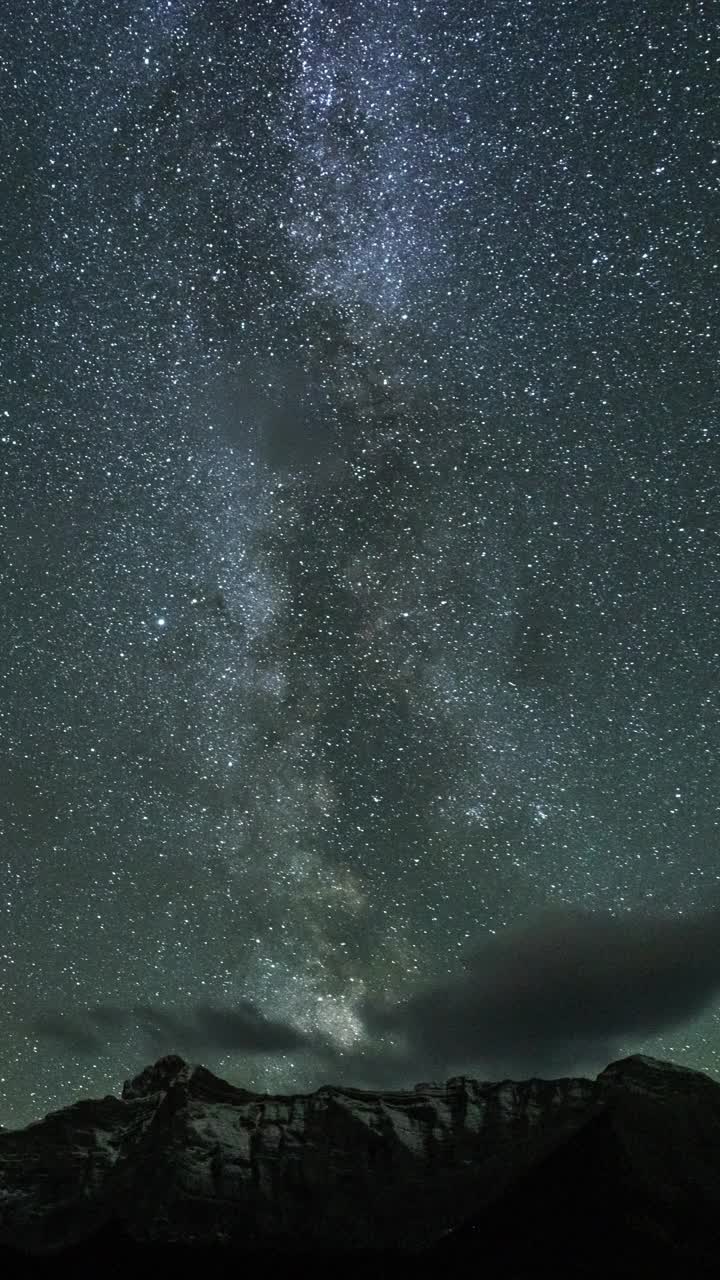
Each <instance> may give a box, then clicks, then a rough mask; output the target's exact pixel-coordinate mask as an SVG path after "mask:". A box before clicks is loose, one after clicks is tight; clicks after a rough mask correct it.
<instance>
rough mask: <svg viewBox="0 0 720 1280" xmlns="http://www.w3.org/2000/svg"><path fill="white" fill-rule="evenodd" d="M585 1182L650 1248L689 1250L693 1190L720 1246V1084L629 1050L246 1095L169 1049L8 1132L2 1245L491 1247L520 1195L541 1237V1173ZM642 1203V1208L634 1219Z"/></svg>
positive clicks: (2, 1165) (0, 1200)
mask: <svg viewBox="0 0 720 1280" xmlns="http://www.w3.org/2000/svg"><path fill="white" fill-rule="evenodd" d="M598 1169H605V1170H606V1171H607V1172H606V1175H604V1178H605V1181H603V1178H600V1181H599V1182H597V1178H598V1176H599V1175H598ZM593 1178H595V1179H596V1183H597V1185H595V1184H594V1183H593ZM606 1182H607V1183H608V1186H606V1185H605V1183H606ZM583 1183H585V1184H586V1185H587V1188H588V1191H589V1189H590V1187H591V1186H593V1187H594V1190H593V1191H592V1195H591V1196H590V1199H592V1198H593V1197H594V1199H595V1200H596V1202H597V1203H598V1204H599V1203H600V1202H602V1203H603V1204H606V1206H607V1207H606V1210H605V1211H606V1213H607V1214H608V1215H609V1216H610V1218H611V1219H612V1221H613V1222H614V1223H615V1228H616V1229H614V1228H612V1224H606V1226H607V1231H606V1232H605V1235H606V1236H607V1238H608V1239H611V1238H614V1236H615V1237H617V1239H618V1240H619V1241H620V1242H621V1246H622V1248H623V1249H624V1250H625V1253H627V1254H628V1256H631V1255H632V1256H635V1254H637V1253H638V1250H639V1252H640V1253H641V1252H642V1249H643V1248H646V1249H650V1251H652V1248H654V1247H655V1245H656V1244H657V1241H658V1239H659V1238H661V1239H662V1250H661V1252H662V1260H665V1261H666V1260H667V1258H668V1257H669V1256H671V1255H672V1254H673V1250H674V1249H675V1250H676V1251H677V1249H679V1250H680V1254H679V1255H678V1258H679V1264H682V1265H685V1264H686V1263H687V1258H686V1257H685V1255H684V1254H682V1250H683V1249H685V1250H686V1253H687V1248H688V1247H689V1246H688V1245H687V1239H686V1237H687V1234H688V1230H689V1228H688V1227H687V1223H688V1222H691V1221H692V1222H694V1221H695V1218H694V1217H693V1214H695V1217H697V1214H696V1213H695V1210H696V1206H697V1205H698V1204H700V1205H701V1207H702V1212H701V1214H700V1220H699V1225H698V1224H696V1227H695V1229H694V1232H695V1236H696V1237H697V1239H699V1240H700V1243H701V1244H702V1241H703V1240H707V1242H708V1251H709V1252H710V1253H712V1252H713V1251H714V1250H717V1249H720V1235H719V1234H718V1230H717V1228H716V1227H715V1221H716V1220H718V1221H720V1084H717V1083H716V1082H715V1081H713V1080H712V1079H711V1078H710V1077H708V1076H706V1075H704V1074H703V1073H701V1072H698V1071H693V1070H690V1069H686V1068H684V1067H679V1066H677V1065H675V1064H672V1063H664V1062H661V1061H659V1060H657V1059H654V1058H649V1057H646V1056H644V1055H633V1056H631V1057H629V1058H625V1059H621V1060H620V1061H618V1062H615V1063H611V1064H609V1066H608V1067H606V1068H605V1070H604V1071H603V1072H601V1073H600V1074H599V1076H598V1077H597V1079H596V1080H588V1079H584V1078H582V1077H564V1078H561V1079H558V1080H542V1079H531V1080H526V1081H512V1080H502V1081H490V1082H484V1081H477V1080H474V1079H472V1078H471V1077H468V1076H455V1077H451V1078H450V1079H449V1080H447V1081H446V1082H444V1083H442V1084H437V1083H426V1084H418V1085H416V1086H415V1087H414V1088H413V1089H404V1090H388V1089H383V1090H370V1089H354V1088H346V1087H344V1086H335V1085H323V1086H321V1087H320V1088H319V1089H317V1090H315V1091H314V1092H312V1093H298V1094H258V1093H253V1092H251V1091H249V1090H246V1089H243V1088H240V1087H238V1086H235V1085H232V1084H229V1083H228V1082H227V1081H224V1080H222V1079H221V1078H220V1077H218V1076H216V1075H214V1074H213V1073H212V1072H211V1071H209V1070H208V1069H207V1068H205V1067H203V1066H202V1065H200V1064H192V1063H188V1062H186V1061H185V1060H184V1059H182V1058H180V1057H178V1056H176V1055H168V1056H166V1057H164V1058H161V1059H159V1060H158V1061H157V1062H155V1063H152V1064H150V1065H149V1066H147V1067H146V1068H144V1069H143V1070H142V1071H141V1072H139V1073H138V1074H137V1075H136V1076H134V1077H133V1078H132V1079H130V1080H127V1081H126V1082H125V1084H124V1086H123V1089H122V1093H121V1096H120V1097H119V1098H118V1097H115V1096H114V1095H106V1096H105V1097H104V1098H102V1099H95V1100H93V1099H82V1100H80V1101H78V1102H75V1103H73V1104H71V1105H70V1106H69V1107H66V1108H63V1109H61V1110H59V1111H56V1112H52V1113H50V1115H48V1116H46V1117H45V1118H44V1119H43V1120H39V1121H35V1122H34V1123H33V1124H31V1125H29V1126H27V1127H26V1128H24V1129H19V1130H4V1131H0V1248H3V1247H4V1248H5V1249H6V1250H10V1251H14V1253H15V1254H17V1251H20V1252H21V1253H23V1254H25V1255H28V1254H30V1255H33V1256H34V1257H35V1258H42V1257H43V1256H45V1257H47V1258H48V1259H50V1258H52V1257H58V1256H65V1255H66V1254H67V1256H68V1257H69V1256H70V1254H68V1250H69V1251H74V1252H75V1254H77V1253H78V1251H80V1254H81V1255H82V1254H83V1251H85V1254H86V1255H88V1251H90V1254H92V1257H93V1258H94V1260H95V1261H97V1259H98V1257H99V1256H101V1255H102V1256H104V1253H103V1251H105V1250H109V1251H110V1253H112V1254H113V1256H114V1255H115V1254H116V1253H117V1249H118V1248H119V1247H120V1246H119V1245H118V1241H120V1242H122V1248H124V1249H129V1250H130V1252H131V1253H133V1251H137V1250H141V1251H142V1250H146V1251H147V1250H148V1249H150V1250H155V1251H157V1250H158V1249H161V1250H162V1249H168V1248H170V1249H173V1248H174V1249H178V1248H181V1249H182V1248H184V1249H190V1250H192V1251H194V1252H197V1251H198V1250H200V1251H202V1250H208V1249H210V1250H218V1249H219V1250H220V1251H221V1252H222V1251H225V1252H228V1251H229V1252H232V1253H233V1254H241V1255H243V1256H244V1255H246V1254H255V1253H261V1254H267V1255H268V1256H269V1255H271V1254H275V1253H278V1254H283V1255H287V1254H304V1255H313V1256H316V1255H317V1256H322V1257H325V1258H330V1257H331V1256H335V1255H342V1256H348V1257H354V1258H356V1259H358V1258H360V1257H363V1256H364V1255H365V1254H366V1253H367V1254H368V1255H369V1256H374V1257H375V1258H376V1259H377V1258H379V1257H381V1256H386V1257H389V1256H391V1255H394V1254H397V1255H398V1256H408V1255H413V1256H414V1257H415V1258H416V1259H417V1258H420V1257H423V1258H426V1259H428V1260H429V1259H431V1258H433V1257H437V1258H440V1257H441V1256H447V1257H448V1258H452V1257H454V1258H455V1259H457V1258H458V1257H460V1256H463V1257H465V1256H467V1255H468V1253H474V1252H477V1250H478V1248H479V1247H482V1248H485V1247H486V1246H487V1248H490V1244H489V1242H490V1241H492V1242H493V1243H492V1252H493V1255H494V1254H496V1253H497V1252H498V1251H499V1250H501V1249H502V1247H503V1245H502V1239H500V1238H499V1237H498V1223H501V1222H505V1223H506V1234H507V1238H508V1245H507V1247H508V1248H510V1247H511V1245H512V1244H513V1240H514V1237H515V1236H517V1232H513V1231H512V1230H511V1228H510V1225H509V1219H508V1214H509V1213H510V1210H509V1208H508V1206H509V1205H512V1204H517V1205H518V1206H522V1210H521V1209H517V1210H516V1216H517V1213H520V1212H521V1213H522V1218H523V1220H524V1221H525V1222H526V1223H527V1224H531V1225H530V1226H528V1228H527V1234H528V1236H529V1237H532V1238H533V1239H535V1241H536V1243H535V1249H536V1250H537V1249H540V1250H542V1249H544V1248H546V1247H550V1246H549V1244H548V1242H546V1243H545V1244H543V1242H542V1234H543V1231H542V1221H543V1213H545V1215H546V1216H548V1218H549V1220H550V1219H551V1217H552V1215H551V1208H550V1202H549V1201H548V1195H549V1194H550V1192H549V1190H548V1189H549V1188H552V1187H555V1188H556V1191H555V1193H554V1194H555V1195H556V1197H557V1198H559V1199H560V1200H561V1201H562V1200H564V1201H567V1202H568V1203H570V1202H571V1201H573V1197H577V1196H579V1197H580V1199H579V1201H578V1204H579V1205H582V1204H583V1196H582V1187H583ZM610 1184H612V1185H610ZM636 1203H637V1204H640V1205H642V1206H643V1208H642V1212H641V1213H640V1219H639V1223H637V1224H635V1225H634V1226H633V1227H632V1230H630V1229H629V1228H627V1229H626V1222H625V1219H626V1217H627V1213H626V1209H627V1206H628V1205H631V1206H632V1205H635V1204H636ZM539 1206H540V1207H541V1208H542V1206H545V1207H544V1209H542V1211H540V1210H539V1208H538V1207H539ZM574 1212H575V1216H576V1217H579V1218H582V1219H583V1221H584V1220H585V1218H584V1217H583V1214H582V1213H581V1212H580V1209H579V1208H578V1207H577V1206H576V1208H575V1211H574ZM628 1212H629V1211H628ZM633 1212H635V1211H634V1210H633ZM636 1216H637V1214H636ZM630 1218H631V1219H632V1221H633V1222H634V1221H635V1220H634V1219H633V1218H632V1213H630ZM672 1223H675V1230H676V1233H677V1234H678V1240H677V1241H674V1240H673V1238H672V1231H671V1232H670V1237H669V1238H668V1229H669V1228H668V1224H670V1225H672ZM643 1224H644V1225H643ZM531 1227H532V1229H531ZM629 1230H630V1234H629V1235H628V1231H629ZM588 1231H590V1227H589V1226H588ZM533 1233H534V1234H533ZM663 1233H664V1234H663ZM626 1237H627V1238H626ZM111 1240H112V1241H114V1243H112V1244H111V1243H109V1241H111ZM479 1240H480V1241H481V1242H482V1244H481V1246H479V1245H478V1241H479ZM683 1241H684V1242H685V1243H683ZM515 1246H516V1247H515V1252H516V1253H517V1252H518V1249H519V1245H517V1240H515ZM577 1247H580V1246H578V1245H576V1249H577ZM693 1247H695V1246H693ZM520 1253H522V1250H520ZM700 1254H702V1248H700ZM88 1256H89V1255H88ZM133 1256H134V1253H133ZM688 1256H690V1255H688ZM693 1256H694V1255H693ZM699 1256H700V1255H698V1257H697V1258H695V1262H694V1263H693V1265H696V1267H699V1266H700V1261H699ZM617 1262H618V1260H617V1258H616V1259H615V1264H613V1265H616V1264H617ZM659 1262H660V1259H659V1260H658V1265H659ZM526 1263H527V1259H526V1260H525V1261H523V1259H522V1258H519V1261H518V1266H521V1267H522V1266H524V1265H526ZM528 1265H529V1264H528ZM619 1273H620V1274H621V1272H619ZM489 1274H490V1275H492V1274H493V1272H492V1271H491V1272H490V1273H489ZM518 1274H520V1272H519V1273H518ZM578 1274H585V1273H584V1272H581V1271H579V1272H578ZM588 1274H590V1273H588Z"/></svg>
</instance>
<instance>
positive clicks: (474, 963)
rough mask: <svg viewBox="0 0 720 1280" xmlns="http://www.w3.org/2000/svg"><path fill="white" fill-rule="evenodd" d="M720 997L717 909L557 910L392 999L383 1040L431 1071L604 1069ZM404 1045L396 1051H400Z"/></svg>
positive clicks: (375, 1026)
mask: <svg viewBox="0 0 720 1280" xmlns="http://www.w3.org/2000/svg"><path fill="white" fill-rule="evenodd" d="M719 992H720V912H718V911H712V912H707V913H704V914H702V915H695V916H680V917H675V918H667V917H650V916H646V915H640V914H638V913H634V914H630V915H624V916H619V917H616V916H611V915H604V914H599V913H591V912H587V911H581V910H576V909H570V908H568V909H556V910H552V911H548V912H545V913H543V915H541V916H540V917H538V918H536V919H535V920H532V921H530V922H528V923H526V924H523V925H522V926H519V927H516V928H512V929H508V930H506V931H504V932H503V933H502V934H499V935H497V936H496V937H494V938H492V939H490V940H489V941H488V942H486V943H484V944H483V945H482V946H480V947H477V948H476V949H475V950H474V951H473V952H472V953H471V954H470V955H469V956H468V959H467V962H466V965H465V969H464V971H463V972H462V973H460V974H458V975H456V976H455V977H452V978H448V979H446V980H443V981H441V982H437V983H434V984H432V985H429V986H426V987H425V988H424V989H421V990H420V991H418V992H416V993H415V994H414V995H412V996H410V997H409V998H408V999H407V1000H405V1001H402V1002H400V1003H396V1004H393V1005H388V1004H386V1003H383V1002H381V1001H378V1000H369V1001H368V1002H367V1003H366V1005H365V1009H364V1017H365V1023H366V1026H367V1028H368V1031H369V1032H370V1035H371V1037H372V1038H373V1039H375V1040H376V1041H381V1040H384V1041H385V1042H388V1041H389V1042H391V1043H392V1042H393V1041H394V1043H395V1046H396V1048H395V1050H394V1052H396V1053H398V1054H399V1056H400V1057H401V1058H402V1059H403V1060H404V1061H405V1062H410V1061H412V1062H413V1063H414V1064H415V1068H416V1070H417V1069H420V1070H422V1071H428V1070H430V1071H435V1072H437V1071H439V1072H440V1073H441V1075H442V1074H447V1073H448V1071H455V1070H468V1069H470V1070H472V1069H477V1068H478V1067H480V1066H482V1067H483V1068H485V1069H487V1070H489V1071H491V1072H493V1073H495V1074H500V1075H504V1074H511V1073H518V1074H529V1073H533V1072H537V1073H541V1072H543V1071H544V1070H545V1071H546V1070H548V1069H549V1070H552V1071H557V1070H562V1069H563V1066H564V1065H565V1066H569V1065H572V1063H573V1062H578V1061H579V1062H587V1061H591V1060H596V1061H597V1062H598V1063H599V1065H602V1064H603V1063H605V1062H607V1061H608V1060H609V1059H610V1058H611V1057H612V1056H613V1054H617V1052H618V1051H619V1049H620V1048H621V1046H623V1045H624V1044H626V1043H627V1042H629V1041H632V1040H638V1039H640V1038H643V1037H647V1036H650V1035H653V1034H657V1033H659V1032H661V1031H663V1030H665V1029H667V1028H670V1027H673V1026H676V1025H678V1024H679V1023H682V1022H685V1021H687V1020H689V1019H690V1018H692V1017H693V1016H695V1015H697V1014H699V1013H700V1012H701V1011H702V1010H703V1009H704V1008H705V1007H706V1006H707V1005H708V1004H709V1003H711V1001H712V1000H713V999H714V997H716V996H717V995H718V993H719ZM398 1045H400V1048H399V1049H398V1048H397V1046H398Z"/></svg>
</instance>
